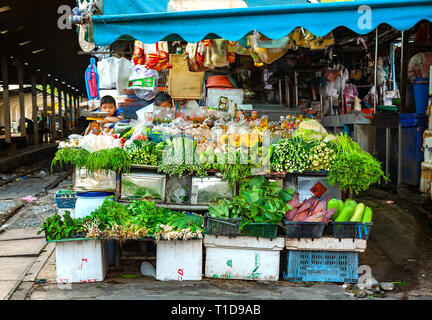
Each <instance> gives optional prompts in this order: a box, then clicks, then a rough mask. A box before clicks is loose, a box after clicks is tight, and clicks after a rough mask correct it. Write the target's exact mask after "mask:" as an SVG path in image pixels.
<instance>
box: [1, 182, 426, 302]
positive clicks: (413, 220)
mask: <svg viewBox="0 0 432 320" xmlns="http://www.w3.org/2000/svg"><path fill="white" fill-rule="evenodd" d="M42 179H43V178H42ZM47 180H49V181H51V178H48V177H47ZM16 183H17V184H18V183H19V181H17V182H16ZM69 183H70V179H66V180H64V181H63V182H62V183H61V184H60V185H58V186H57V187H56V188H55V189H53V190H51V191H49V192H48V193H46V194H44V195H41V194H39V195H38V196H37V197H38V201H35V202H34V203H31V204H26V205H25V206H24V207H22V208H21V209H20V210H18V212H16V213H15V214H14V216H13V217H12V218H10V219H9V220H8V221H7V222H6V224H8V225H9V226H10V230H8V231H13V230H15V232H16V233H15V236H14V237H15V238H14V239H13V240H14V241H15V240H16V241H22V242H21V243H22V244H23V246H24V242H28V239H29V238H30V240H31V239H32V237H30V236H29V235H28V234H27V233H25V234H21V236H19V234H20V232H21V231H20V230H24V229H22V228H30V227H32V228H38V227H39V226H40V224H41V223H42V221H43V219H44V218H45V217H46V216H49V215H51V214H53V213H54V212H55V202H54V199H53V193H55V190H57V189H62V188H67V187H68V185H69ZM44 185H46V184H42V183H40V184H36V183H35V184H34V188H36V189H37V190H36V191H38V192H39V191H40V190H41V188H43V186H44ZM4 187H7V188H12V189H13V190H18V189H17V186H16V185H14V183H12V184H9V185H6V186H4ZM5 191H6V190H5ZM38 192H35V193H34V194H38ZM7 193H8V194H9V195H12V196H13V193H11V192H10V190H7ZM16 194H18V193H16ZM392 199H393V200H395V201H396V202H395V204H387V203H385V201H386V200H392ZM14 200H15V199H13V197H12V199H11V201H14ZM357 200H358V201H362V202H365V203H366V204H367V205H369V206H371V207H372V209H373V211H374V218H373V222H374V226H373V229H372V233H371V236H370V239H369V240H368V247H367V250H366V252H365V253H362V254H359V265H367V266H370V267H371V269H372V275H373V277H374V278H375V279H377V280H378V281H379V282H384V281H390V282H398V284H397V286H396V290H395V291H394V292H389V293H386V294H385V295H384V296H382V297H380V298H377V297H373V296H370V297H369V298H368V299H378V300H381V299H390V300H392V299H398V300H399V299H412V300H416V299H432V263H431V262H432V250H431V249H432V242H431V240H432V226H431V221H430V220H429V219H428V218H427V216H426V215H424V214H422V213H421V212H419V211H418V210H416V209H415V207H414V206H412V205H410V204H408V203H405V202H403V201H399V200H398V199H397V198H396V197H395V196H394V195H392V194H388V193H384V192H375V191H372V192H370V193H369V195H363V196H362V197H361V198H358V199H357ZM12 205H13V204H11V203H8V204H7V205H6V208H5V209H10V206H12ZM26 234H27V235H26ZM9 235H10V233H9ZM9 240H11V239H9ZM33 240H34V241H32V242H34V243H33V244H32V245H31V246H27V247H25V246H24V247H25V248H24V247H23V246H21V247H19V246H6V245H5V243H4V241H8V239H2V234H0V249H1V248H3V250H7V249H9V250H11V251H10V252H9V251H8V252H9V256H7V257H4V258H3V260H2V261H0V268H1V269H2V274H3V276H2V277H1V279H0V292H2V290H3V292H5V291H7V290H11V289H14V288H15V287H17V288H16V290H15V291H14V293H13V295H11V296H10V299H14V300H23V299H29V300H51V299H53V300H79V299H100V300H106V299H117V300H126V299H146V300H160V299H168V300H178V299H182V300H195V299H209V300H212V299H217V300H233V299H238V300H244V299H251V300H260V299H273V300H274V299H277V300H279V299H284V300H285V299H290V300H352V299H357V298H355V297H354V294H353V293H350V292H348V291H347V290H346V289H344V287H343V286H342V285H341V284H332V283H290V282H287V281H277V282H254V281H241V280H217V279H206V278H204V279H203V281H191V282H190V281H187V282H186V281H185V282H177V281H170V282H160V281H156V280H155V279H154V278H151V277H142V276H140V262H141V261H140V260H135V261H129V262H126V261H123V260H122V263H121V266H120V268H118V269H111V271H110V272H109V273H108V275H107V277H106V279H105V281H103V282H100V283H91V284H89V283H82V284H72V285H71V288H70V289H65V288H64V287H62V286H60V287H59V286H58V285H57V283H56V269H55V250H54V251H53V248H54V246H51V247H50V249H49V250H48V247H45V248H42V247H43V245H41V243H40V239H37V238H36V239H33ZM1 242H3V245H1ZM10 243H12V242H10ZM19 248H21V249H23V248H24V249H26V250H27V251H25V250H24V249H23V250H24V251H23V250H21V251H19V250H18V249H19ZM15 249H16V250H15ZM47 250H48V252H47ZM50 250H51V251H50ZM12 251H16V252H17V254H14V253H13V252H12ZM11 252H12V253H11ZM51 252H52V254H51ZM0 259H1V258H0ZM12 259H18V260H19V261H18V260H16V263H15V264H10V262H11V261H12ZM14 265H16V266H17V267H16V268H14V267H13V266H14ZM18 267H19V268H18ZM5 270H9V272H8V273H6V271H5ZM12 273H13V275H12ZM7 274H11V275H10V276H7ZM129 275H133V276H136V278H126V277H128V276H129ZM0 298H5V296H2V297H0Z"/></svg>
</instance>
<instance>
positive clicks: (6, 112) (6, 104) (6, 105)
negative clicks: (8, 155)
mask: <svg viewBox="0 0 432 320" xmlns="http://www.w3.org/2000/svg"><path fill="white" fill-rule="evenodd" d="M1 71H2V80H3V121H4V126H5V141H6V142H7V143H11V142H12V135H11V118H10V100H9V99H10V98H9V78H8V66H7V56H6V53H3V54H2V57H1Z"/></svg>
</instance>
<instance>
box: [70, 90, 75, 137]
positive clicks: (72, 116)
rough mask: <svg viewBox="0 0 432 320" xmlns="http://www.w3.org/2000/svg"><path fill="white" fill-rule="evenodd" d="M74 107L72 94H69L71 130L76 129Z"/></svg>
mask: <svg viewBox="0 0 432 320" xmlns="http://www.w3.org/2000/svg"><path fill="white" fill-rule="evenodd" d="M73 109H74V106H73V104H72V93H70V92H69V115H70V120H71V121H70V123H71V125H70V128H71V129H72V128H74V127H75V117H74V112H73Z"/></svg>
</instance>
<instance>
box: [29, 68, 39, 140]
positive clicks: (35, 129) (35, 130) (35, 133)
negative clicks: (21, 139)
mask: <svg viewBox="0 0 432 320" xmlns="http://www.w3.org/2000/svg"><path fill="white" fill-rule="evenodd" d="M30 79H31V87H32V121H33V141H34V144H39V126H38V107H37V101H36V77H35V76H34V75H31V76H30Z"/></svg>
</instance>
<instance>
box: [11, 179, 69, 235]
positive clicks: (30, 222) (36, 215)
mask: <svg viewBox="0 0 432 320" xmlns="http://www.w3.org/2000/svg"><path fill="white" fill-rule="evenodd" d="M71 181H72V178H71V177H70V176H69V177H68V178H67V179H65V180H63V181H62V182H61V183H60V184H59V185H58V186H57V187H56V188H54V189H52V190H49V191H48V192H47V193H46V194H44V195H43V196H42V197H40V198H37V200H36V201H34V202H32V203H31V204H30V203H29V204H28V205H26V206H25V207H24V208H22V209H21V210H19V212H18V213H16V214H15V215H14V216H13V217H12V218H10V219H9V220H8V221H7V222H6V224H8V229H19V228H36V227H40V226H41V225H42V223H43V222H44V221H45V219H46V218H47V217H49V216H52V215H53V214H55V213H56V211H57V207H56V204H55V201H54V194H55V193H56V192H57V191H58V190H61V189H68V188H69V185H70V183H71Z"/></svg>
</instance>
